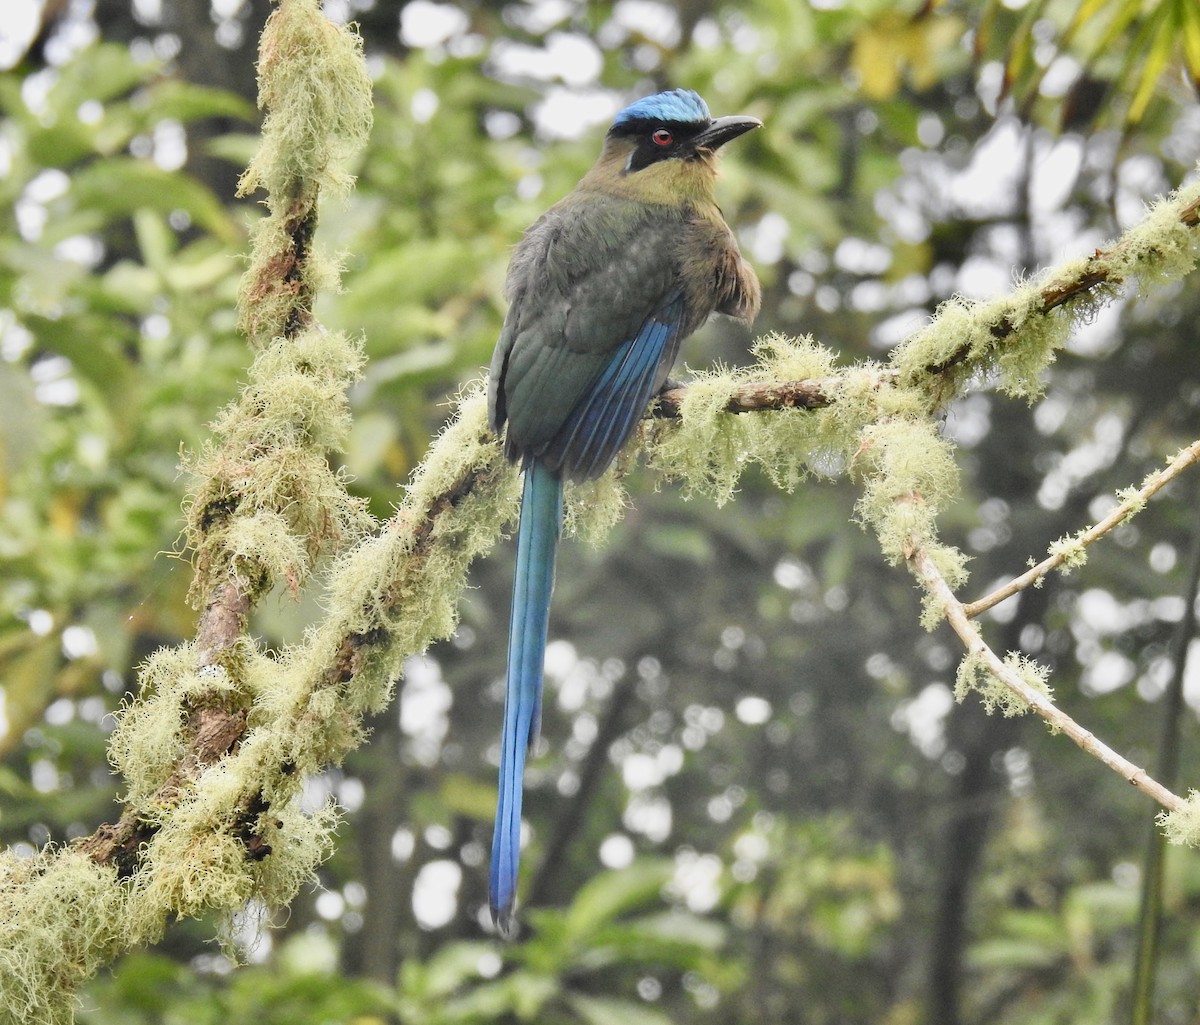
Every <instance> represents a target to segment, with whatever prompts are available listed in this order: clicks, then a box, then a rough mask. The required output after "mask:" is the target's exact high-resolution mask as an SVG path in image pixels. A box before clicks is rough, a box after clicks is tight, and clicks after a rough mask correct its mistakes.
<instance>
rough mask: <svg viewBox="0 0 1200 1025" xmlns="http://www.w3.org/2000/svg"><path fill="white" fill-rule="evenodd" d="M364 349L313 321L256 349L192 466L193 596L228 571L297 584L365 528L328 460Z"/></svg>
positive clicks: (339, 438)
mask: <svg viewBox="0 0 1200 1025" xmlns="http://www.w3.org/2000/svg"><path fill="white" fill-rule="evenodd" d="M362 359H363V356H362V346H361V344H360V343H359V342H358V341H356V340H352V339H350V338H348V337H346V336H345V335H342V334H328V333H326V332H324V331H322V330H320V329H319V328H316V327H313V328H310V329H309V330H307V331H304V332H301V333H299V334H298V335H296V336H295V337H294V338H289V339H277V340H276V341H275V342H274V343H272V344H271V345H270V346H268V347H266V348H265V349H262V350H260V351H259V353H258V354H257V356H256V357H255V360H254V364H253V366H252V367H251V370H250V380H249V383H248V384H247V386H246V388H245V389H244V390H243V392H242V394H241V395H240V396H239V398H238V400H237V401H236V402H234V403H232V404H231V405H230V406H228V407H227V408H226V409H225V410H224V411H223V412H222V413H221V415H220V416H219V417H218V418H217V420H216V422H215V423H214V424H213V432H214V435H215V437H216V439H217V441H216V442H215V443H212V444H209V445H207V446H205V448H204V450H203V451H202V452H201V453H200V455H199V456H198V457H197V458H195V459H194V460H192V462H191V463H190V465H189V467H188V468H189V470H190V471H191V473H192V476H193V479H195V480H196V482H197V487H196V491H195V493H194V494H193V495H192V496H190V499H189V502H188V513H189V516H188V519H189V524H188V533H189V539H190V542H191V546H192V548H193V549H194V551H195V559H194V561H195V565H196V570H197V576H196V580H195V582H194V585H193V599H194V600H195V601H196V602H197V603H198V602H200V601H203V600H206V599H207V597H208V595H209V592H210V590H211V588H212V586H213V585H214V583H215V582H216V581H217V580H218V579H220V578H221V577H222V575H223V574H227V573H228V574H232V575H233V577H234V578H235V579H236V580H237V581H238V582H239V584H240V586H241V588H242V589H243V590H244V591H245V592H247V593H250V594H252V595H257V594H260V593H265V592H266V591H269V590H270V589H271V588H272V587H274V586H275V585H276V584H277V583H279V582H283V583H285V584H286V585H287V586H288V587H289V588H291V589H292V590H293V591H294V590H296V589H297V588H298V587H299V586H300V585H301V584H302V583H303V581H304V580H305V579H306V578H307V576H308V574H309V572H310V571H311V569H312V567H313V565H314V564H315V562H316V560H317V559H318V557H319V556H320V555H321V554H323V553H324V552H325V551H327V550H328V549H329V548H330V547H331V546H333V545H336V544H341V543H344V542H346V541H348V540H351V539H353V538H355V537H357V536H359V535H360V534H361V533H362V532H363V531H364V530H365V529H367V527H368V525H369V523H370V519H369V517H368V516H367V514H366V507H365V504H364V503H363V501H362V500H360V499H356V498H352V497H351V496H350V495H349V494H347V492H346V488H345V481H344V480H343V478H342V475H341V474H340V473H339V472H338V471H336V470H334V469H333V468H332V467H331V466H330V463H329V453H330V452H331V451H338V450H340V449H341V447H342V446H343V445H344V443H345V439H346V437H347V435H348V433H349V429H350V413H349V406H348V403H347V400H346V391H347V389H348V388H349V386H350V384H352V383H353V382H354V381H355V380H356V379H357V378H358V375H359V373H360V370H361V367H362Z"/></svg>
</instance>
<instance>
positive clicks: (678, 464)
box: [643, 334, 848, 505]
mask: <svg viewBox="0 0 1200 1025" xmlns="http://www.w3.org/2000/svg"><path fill="white" fill-rule="evenodd" d="M754 353H755V356H756V357H757V362H756V363H754V364H752V365H750V366H747V367H744V368H741V369H738V370H728V369H725V368H717V369H715V370H709V371H701V372H698V373H697V374H696V377H695V380H694V381H692V382H690V383H689V385H688V388H687V393H686V395H685V396H684V399H683V402H682V403H681V405H680V410H679V417H678V419H677V420H673V421H670V422H666V421H655V422H651V423H647V424H645V425H643V443H644V447H645V451H646V455H647V461H648V463H649V465H650V467H651V468H652V469H654V470H656V471H658V472H659V473H661V474H662V475H663V476H664V477H665V478H666V479H670V480H677V481H679V483H680V485H681V487H682V490H683V494H684V496H685V497H687V498H692V497H697V496H704V497H707V498H710V499H712V500H713V501H715V502H716V503H717V504H718V505H723V504H724V503H725V502H727V501H729V500H730V499H731V498H732V497H733V495H734V493H735V491H736V489H737V483H738V480H739V479H740V478H741V475H742V473H743V472H745V470H746V469H747V468H748V467H749V466H753V465H756V466H758V467H759V468H761V469H762V471H763V472H764V473H765V474H766V475H767V477H768V479H769V480H771V482H772V483H773V484H775V485H776V486H777V487H780V488H782V489H784V490H785V491H791V490H794V489H795V488H796V486H797V485H799V484H800V483H801V482H802V481H803V480H805V479H806V478H807V477H808V476H809V474H811V473H818V474H831V473H834V472H837V471H838V470H840V469H841V468H843V467H844V465H845V461H846V458H847V455H848V451H847V449H848V445H847V441H846V438H847V434H846V430H845V425H844V423H843V420H844V418H845V412H846V409H847V408H848V407H842V406H841V405H840V404H838V405H836V406H829V407H826V408H823V409H818V410H804V409H780V410H769V411H760V412H755V413H753V414H745V415H737V416H732V415H730V414H729V413H728V412H727V407H728V404H729V400H730V398H731V397H732V396H733V395H734V393H735V392H736V391H737V390H738V389H739V388H740V387H742V386H744V385H746V384H750V383H753V382H761V381H775V382H787V381H816V380H822V379H825V378H828V377H831V376H832V374H833V372H834V357H833V354H832V353H831V352H830V351H829V350H828V349H826V348H824V347H823V346H820V345H818V344H816V343H815V342H814V341H812V339H810V338H798V339H793V338H787V337H785V336H783V335H777V334H776V335H770V336H768V337H767V338H764V339H763V340H761V341H760V342H759V343H758V344H757V345H756V346H755V348H754Z"/></svg>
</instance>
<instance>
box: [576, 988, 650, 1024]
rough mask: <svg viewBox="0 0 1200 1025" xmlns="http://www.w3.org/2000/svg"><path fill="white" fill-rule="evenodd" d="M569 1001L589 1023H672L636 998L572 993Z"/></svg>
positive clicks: (577, 1012)
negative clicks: (622, 998) (625, 998)
mask: <svg viewBox="0 0 1200 1025" xmlns="http://www.w3.org/2000/svg"><path fill="white" fill-rule="evenodd" d="M567 1003H569V1004H570V1005H571V1007H572V1009H573V1010H574V1011H575V1012H576V1014H578V1015H579V1017H580V1018H582V1019H583V1021H585V1022H587V1025H671V1021H672V1020H671V1018H670V1017H668V1016H667V1015H666V1014H664V1013H663V1012H662V1011H660V1010H658V1009H657V1008H655V1007H649V1006H647V1005H646V1004H642V1003H638V1002H637V1001H634V1000H617V999H613V998H611V997H596V996H587V995H585V994H583V993H572V994H570V995H569V996H568V997H567Z"/></svg>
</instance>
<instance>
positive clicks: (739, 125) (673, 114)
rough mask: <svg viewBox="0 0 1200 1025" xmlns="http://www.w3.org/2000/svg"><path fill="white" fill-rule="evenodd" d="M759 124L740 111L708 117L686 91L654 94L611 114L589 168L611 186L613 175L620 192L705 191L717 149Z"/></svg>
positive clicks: (699, 101)
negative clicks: (599, 150)
mask: <svg viewBox="0 0 1200 1025" xmlns="http://www.w3.org/2000/svg"><path fill="white" fill-rule="evenodd" d="M761 125H762V122H761V121H760V120H759V119H758V118H756V117H747V116H744V115H740V114H735V115H731V116H729V117H718V118H714V117H713V116H712V115H711V114H710V113H709V111H708V104H707V103H705V102H704V100H703V99H701V98H700V96H699V95H698V94H697V93H695V92H693V91H692V90H690V89H672V90H670V91H668V92H662V93H655V94H654V95H653V96H645V97H643V98H642V99H640V100H637V101H635V102H633V103H631V104H630V105H629V106H628V107H626V108H625V109H624V110H622V111H621V112H620V113H619V114H618V115H617V116H616V118H615V119H614V121H613V123H612V127H611V128H610V129H609V130H608V135H607V136H606V137H605V140H604V151H603V153H602V154H601V157H600V161H599V162H598V163H597V165H596V169H595V170H596V171H597V172H599V176H600V177H607V178H609V179H610V182H611V183H612V184H613V185H617V182H615V181H612V178H613V177H614V176H616V177H618V178H619V179H620V180H621V181H620V184H619V185H618V188H619V190H620V191H622V192H626V191H628V192H634V193H641V192H647V193H654V194H660V193H663V192H664V191H666V192H669V191H671V190H672V189H682V191H683V192H685V193H687V192H692V191H693V190H694V188H696V187H698V188H702V189H704V190H706V191H707V189H708V187H709V183H711V180H712V178H713V175H714V172H715V170H716V164H715V161H714V157H715V155H716V152H717V150H718V149H720V148H721V146H723V145H724V144H725V143H727V142H729V141H730V140H731V139H736V138H737V137H738V136H739V135H743V134H745V133H746V132H748V131H750V130H751V129H752V128H759V127H761ZM689 186H692V187H689Z"/></svg>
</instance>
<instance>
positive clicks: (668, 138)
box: [650, 128, 675, 146]
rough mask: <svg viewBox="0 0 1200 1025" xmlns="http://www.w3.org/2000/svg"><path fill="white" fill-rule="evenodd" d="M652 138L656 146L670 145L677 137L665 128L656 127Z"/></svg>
mask: <svg viewBox="0 0 1200 1025" xmlns="http://www.w3.org/2000/svg"><path fill="white" fill-rule="evenodd" d="M650 138H651V139H653V140H654V145H655V146H670V145H671V143H672V142H673V141H674V139H675V137H674V136H673V135H672V134H671V133H670V132H668V131H667V130H666V129H665V128H658V129H655V131H654V134H653V135H651V136H650Z"/></svg>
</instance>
